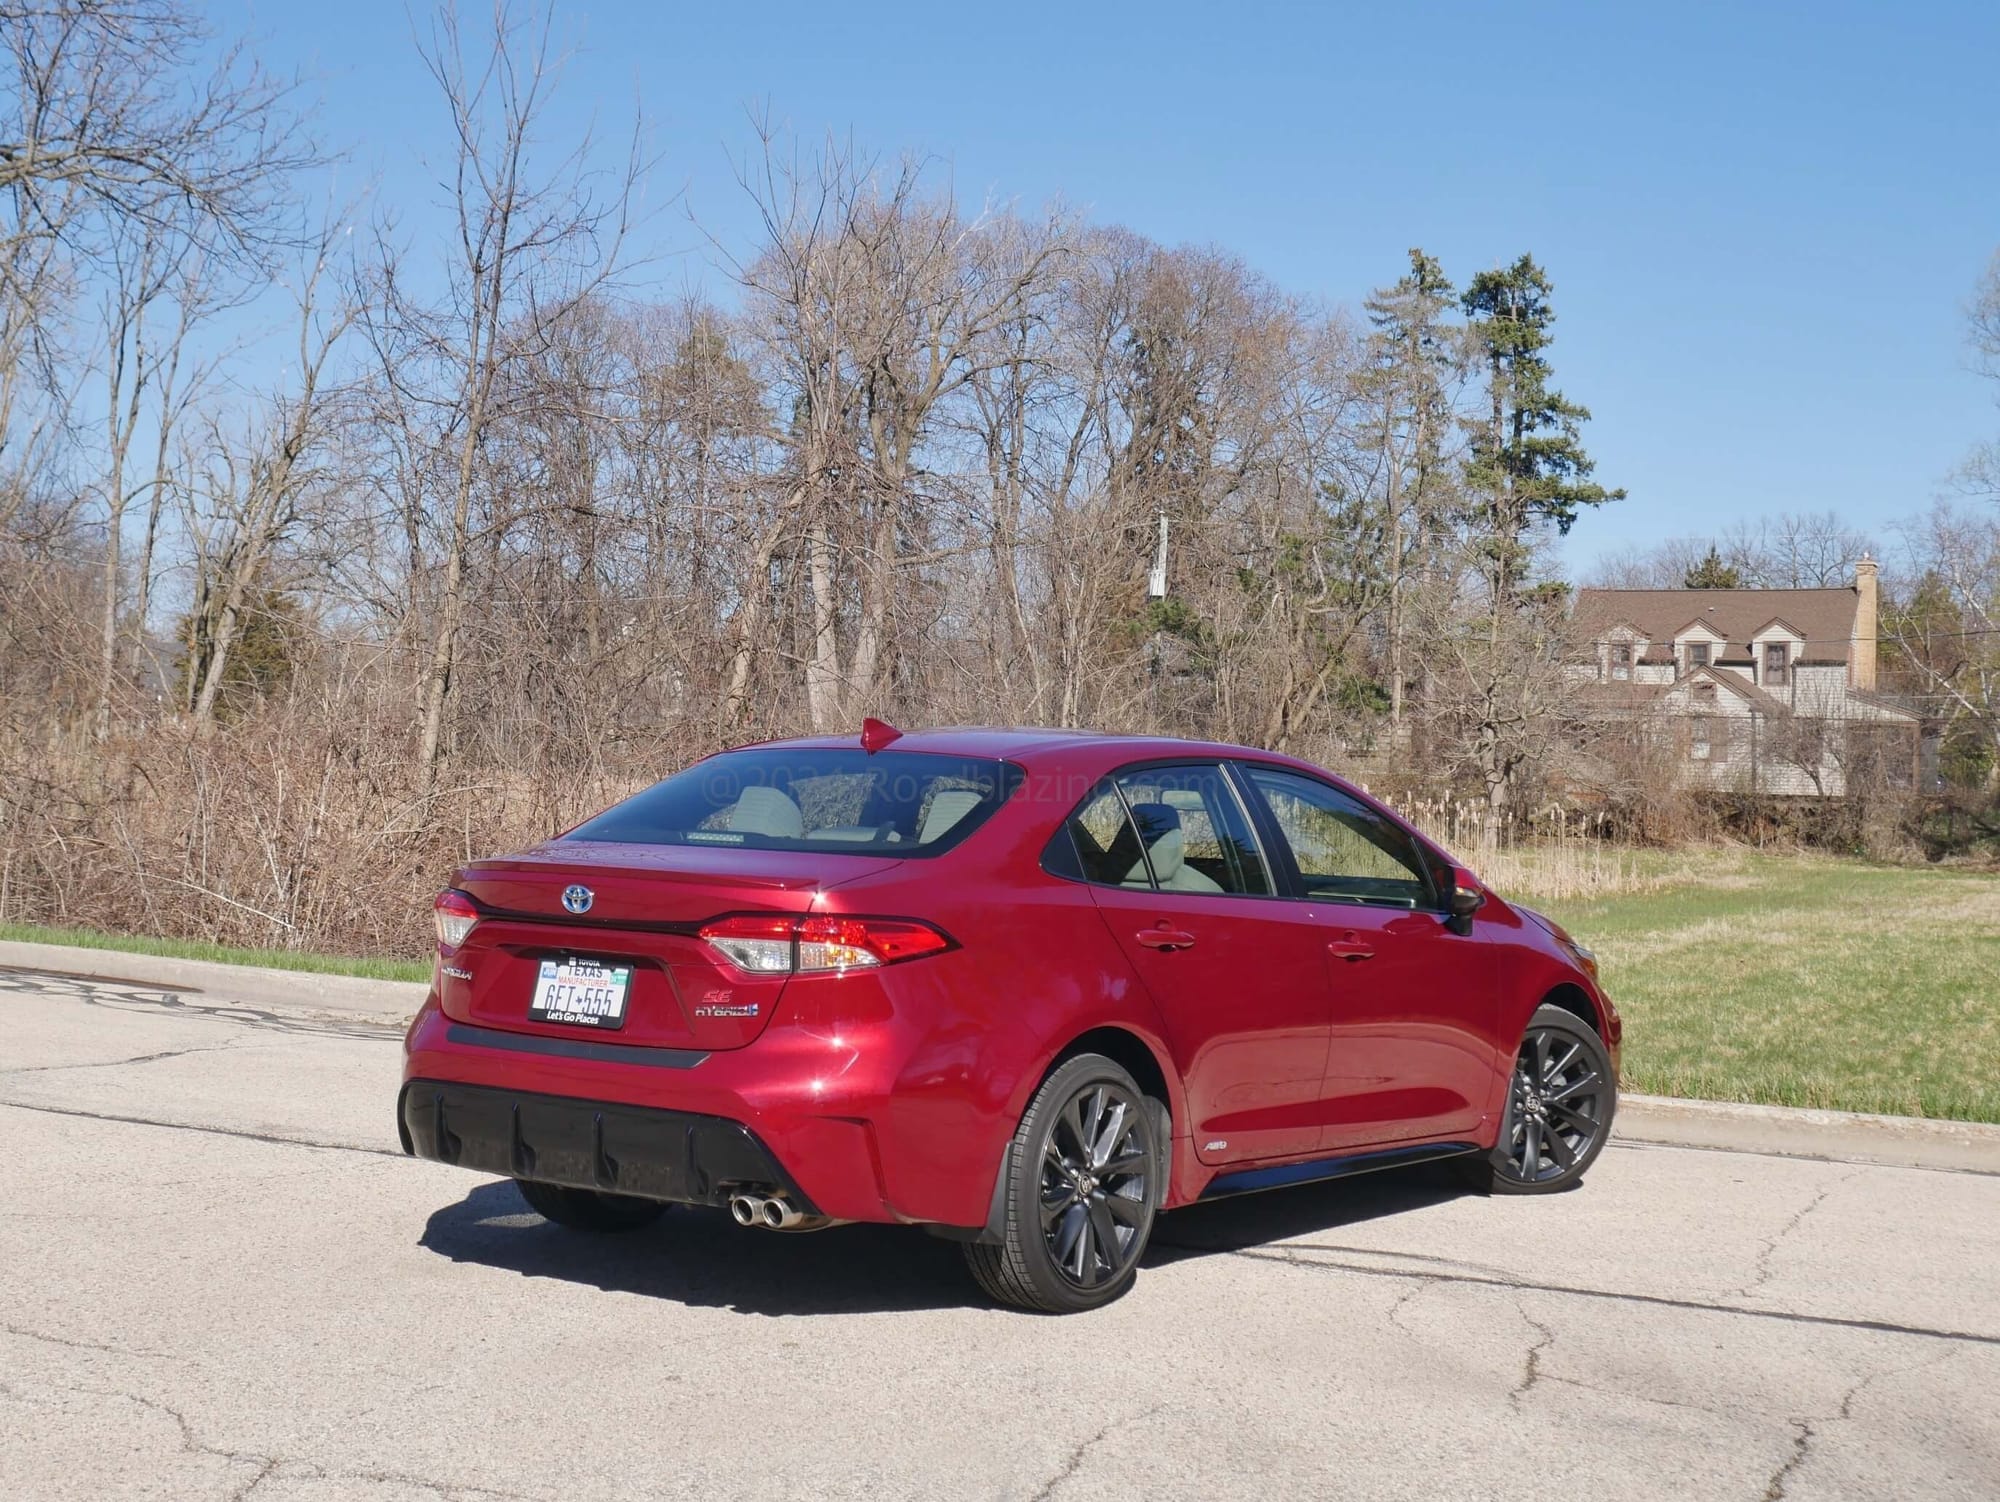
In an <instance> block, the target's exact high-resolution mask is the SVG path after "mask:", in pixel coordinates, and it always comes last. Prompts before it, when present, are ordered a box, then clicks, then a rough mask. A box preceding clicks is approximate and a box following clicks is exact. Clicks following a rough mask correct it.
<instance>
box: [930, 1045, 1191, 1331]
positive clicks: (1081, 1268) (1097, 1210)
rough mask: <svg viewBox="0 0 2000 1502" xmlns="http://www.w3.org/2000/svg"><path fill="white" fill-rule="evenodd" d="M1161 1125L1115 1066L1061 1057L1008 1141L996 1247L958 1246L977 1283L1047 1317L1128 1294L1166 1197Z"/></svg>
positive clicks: (1090, 1057) (1100, 1059)
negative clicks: (961, 1248)
mask: <svg viewBox="0 0 2000 1502" xmlns="http://www.w3.org/2000/svg"><path fill="white" fill-rule="evenodd" d="M1160 1119H1161V1113H1160V1111H1159V1110H1158V1108H1157V1106H1156V1105H1155V1104H1154V1102H1152V1101H1151V1100H1149V1099H1148V1098H1147V1097H1146V1095H1145V1094H1144V1093H1143V1092H1142V1091H1141V1090H1140V1089H1139V1086H1138V1084H1137V1083H1136V1082H1135V1081H1134V1080H1133V1078H1132V1076H1131V1075H1129V1074H1127V1073H1126V1072H1125V1070H1123V1069H1122V1068H1120V1067H1119V1065H1118V1064H1117V1063H1116V1062H1115V1061H1113V1060H1111V1059H1107V1058H1105V1057H1104V1056H1103V1055H1102V1054H1079V1055H1078V1056H1077V1057H1075V1058H1073V1059H1069V1060H1066V1061H1065V1062H1064V1063H1063V1064H1062V1065H1061V1066H1060V1067H1059V1068H1058V1069H1057V1070H1056V1071H1055V1073H1053V1074H1051V1075H1050V1076H1049V1077H1048V1079H1047V1080H1046V1081H1045V1082H1044V1083H1043V1085H1042V1087H1041V1089H1039V1090H1037V1091H1036V1092H1035V1098H1034V1100H1033V1101H1032V1102H1030V1103H1029V1106H1028V1110H1027V1113H1026V1114H1025V1115H1024V1116H1022V1118H1021V1125H1020V1127H1019V1129H1018V1130H1017V1131H1016V1132H1015V1133H1014V1140H1013V1141H1012V1142H1011V1143H1009V1144H1008V1147H1007V1156H1006V1158H1005V1160H1004V1161H1003V1162H1002V1164H1001V1168H1000V1172H1001V1174H1002V1185H1001V1194H1002V1203H1003V1217H1004V1218H1003V1224H1002V1240H1001V1241H1000V1243H999V1244H998V1245H993V1246H989V1245H984V1244H981V1243H978V1242H972V1243H968V1244H967V1245H966V1246H965V1248H964V1251H965V1262H966V1266H967V1267H968V1268H970V1269H971V1272H972V1276H973V1278H974V1279H975V1280H977V1282H978V1283H979V1286H980V1287H981V1288H983V1289H985V1290H986V1292H987V1293H988V1294H989V1295H991V1296H992V1297H993V1298H994V1299H995V1300H997V1301H998V1302H1000V1303H1002V1304H1011V1305H1013V1306H1014V1307H1015V1308H1017V1309H1032V1310H1038V1311H1040V1312H1043V1313H1047V1314H1077V1313H1081V1312H1082V1311H1083V1310H1086V1309H1097V1308H1101V1307H1102V1306H1104V1305H1106V1304H1108V1303H1110V1302H1111V1301H1112V1300H1113V1299H1116V1298H1119V1297H1120V1296H1122V1295H1123V1294H1124V1293H1125V1292H1126V1291H1127V1290H1128V1289H1130V1288H1131V1286H1132V1283H1133V1281H1134V1280H1135V1279H1136V1278H1137V1277H1138V1275H1139V1259H1140V1258H1141V1257H1142V1256H1144V1255H1145V1251H1146V1242H1147V1240H1148V1239H1149V1238H1150V1237H1151V1235H1152V1233H1153V1217H1154V1215H1155V1213H1156V1212H1157V1211H1158V1209H1159V1205H1160V1201H1161V1200H1162V1199H1163V1198H1164V1197H1165V1195H1166V1180H1165V1171H1166V1144H1165V1141H1164V1140H1163V1135H1162V1133H1161V1130H1160Z"/></svg>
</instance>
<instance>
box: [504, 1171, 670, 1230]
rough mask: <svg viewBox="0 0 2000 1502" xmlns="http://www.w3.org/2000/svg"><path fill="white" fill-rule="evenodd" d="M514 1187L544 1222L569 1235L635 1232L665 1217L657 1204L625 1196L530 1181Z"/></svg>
mask: <svg viewBox="0 0 2000 1502" xmlns="http://www.w3.org/2000/svg"><path fill="white" fill-rule="evenodd" d="M514 1187H515V1188H516V1189H518V1190H520V1191H521V1198H522V1199H524V1200H526V1201H527V1202H528V1208H529V1209H530V1210H533V1211H534V1212H535V1213H536V1214H537V1215H539V1216H541V1217H542V1219H544V1220H552V1221H554V1222H555V1223H556V1224H557V1225H559V1226H567V1227H568V1228H569V1229H570V1230H572V1231H637V1230H639V1229H641V1228H642V1227H645V1226H650V1225H651V1224H652V1223H653V1222H654V1221H656V1220H658V1219H659V1218H660V1217H661V1216H662V1215H664V1214H665V1213H666V1209H667V1207H666V1206H665V1205H664V1204H663V1203H661V1202H660V1201H659V1200H642V1199H638V1198H635V1197H634V1196H632V1195H629V1194H606V1193H604V1192H603V1191H602V1190H597V1189H571V1188H569V1187H568V1186H567V1185H564V1184H541V1183H537V1182H536V1181H534V1180H533V1179H516V1180H514Z"/></svg>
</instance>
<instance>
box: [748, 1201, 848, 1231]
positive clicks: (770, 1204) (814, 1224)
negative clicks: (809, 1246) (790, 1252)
mask: <svg viewBox="0 0 2000 1502" xmlns="http://www.w3.org/2000/svg"><path fill="white" fill-rule="evenodd" d="M729 1214H730V1218H731V1219H733V1220H734V1221H735V1222H736V1224H738V1225H739V1226H756V1227H758V1228H760V1229H762V1230H766V1231H817V1230H819V1229H820V1228H821V1227H822V1226H826V1225H831V1224H832V1222H831V1221H829V1220H828V1219H827V1218H826V1217H825V1216H824V1215H807V1214H805V1213H803V1212H802V1211H800V1210H799V1209H798V1208H797V1207H796V1206H794V1205H793V1204H792V1202H791V1201H790V1200H788V1199H786V1198H785V1197H784V1196H783V1195H773V1196H770V1197H768V1198H767V1197H766V1196H764V1195H761V1194H732V1195H731V1196H730V1197H729Z"/></svg>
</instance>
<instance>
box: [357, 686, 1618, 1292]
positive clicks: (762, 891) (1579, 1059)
mask: <svg viewBox="0 0 2000 1502" xmlns="http://www.w3.org/2000/svg"><path fill="white" fill-rule="evenodd" d="M436 920H437V934H438V950H437V976H436V982H435V985H434V986H433V989H432V991H431V994H430V997H429V999H428V1000H427V1001H426V1002H425V1004H424V1007H423V1009H422V1010H421V1011H420V1012H419V1013H418V1014H417V1017H416V1020H415V1021H414V1022H413V1023H412V1024H411V1026H410V1031H409V1037H408V1039H407V1041H406V1045H405V1046H406V1052H407V1060H406V1065H405V1071H404V1079H405V1082H404V1085H403V1089H402V1094H401V1098H400V1101H399V1105H398V1112H397V1114H398V1118H399V1124H400V1127H401V1131H402V1138H403V1145H404V1147H405V1149H406V1150H408V1151H410V1152H412V1153H415V1154H417V1155H419V1156H422V1157H426V1158H435V1159H438V1160H441V1161H443V1162H446V1163H456V1164H459V1165H461V1166H463V1167H466V1168H472V1169H477V1170H479V1171H481V1172H485V1173H494V1174H503V1175H506V1176H508V1177H511V1178H513V1179H514V1180H515V1181H517V1182H518V1184H519V1185H520V1188H521V1193H522V1195H523V1196H524V1198H525V1199H526V1200H527V1202H528V1203H529V1205H531V1206H532V1207H533V1208H534V1209H536V1210H537V1211H539V1212H540V1213H541V1214H543V1215H544V1216H546V1217H548V1218H549V1219H550V1220H553V1221H556V1222H559V1223H560V1224H563V1225H566V1226H572V1227H578V1228H582V1229H589V1230H616V1229H623V1228H630V1227H635V1226H640V1225H644V1224H646V1223H647V1222H649V1221H651V1220H653V1219H654V1218H655V1217H656V1216H658V1215H659V1214H660V1212H661V1211H662V1210H663V1209H665V1208H666V1207H667V1206H668V1205H670V1204H677V1203H678V1204H696V1205H710V1206H716V1207H726V1208H727V1209H728V1210H729V1211H730V1213H731V1214H732V1215H734V1216H735V1218H736V1219H737V1220H738V1221H739V1222H741V1223H742V1224H743V1225H745V1226H750V1227H759V1228H768V1229H770V1230H776V1231H802V1230H815V1229H818V1228H820V1227H823V1226H828V1225H832V1224H836V1223H838V1222H842V1221H890V1222H903V1223H908V1224H913V1225H922V1226H925V1227H928V1228H929V1229H931V1230H932V1231H933V1232H935V1233H936V1234H938V1235H941V1236H946V1237H950V1238H952V1239H954V1240H958V1241H961V1242H963V1243H964V1250H965V1256H966V1261H967V1263H968V1264H969V1266H970V1267H971V1269H972V1272H973V1275H974V1276H975V1277H976V1278H977V1279H978V1281H979V1283H980V1284H981V1285H982V1286H983V1287H984V1288H985V1289H986V1290H987V1292H988V1293H990V1294H991V1295H992V1296H993V1297H995V1298H997V1299H1000V1300H1002V1301H1004V1302H1007V1303H1010V1304H1017V1305H1021V1306H1023V1307H1027V1308H1034V1309H1045V1310H1058V1311H1068V1310H1080V1309H1088V1308H1093V1307H1095V1306H1097V1305H1100V1304H1104V1303H1107V1302H1109V1301H1110V1300H1112V1299H1114V1298H1116V1297H1118V1296H1119V1295H1120V1294H1122V1293H1123V1292H1124V1291H1125V1290H1126V1289H1127V1288H1129V1287H1130V1286H1131V1284H1132V1281H1133V1278H1134V1277H1135V1275H1136V1271H1137V1267H1138V1263H1139V1260H1140V1257H1141V1256H1142V1254H1143V1253H1144V1251H1145V1247H1146V1242H1147V1238H1148V1236H1149V1235H1150V1233H1151V1230H1152V1226H1153V1220H1154V1217H1155V1216H1156V1215H1157V1214H1158V1213H1159V1212H1161V1211H1165V1210H1172V1209H1174V1208H1175V1207H1177V1206H1180V1205H1187V1204H1191V1203H1193V1202H1194V1201H1195V1200H1198V1199H1212V1198H1215V1197H1217V1196H1220V1195H1227V1194H1238V1193H1242V1192H1244V1191H1247V1190H1254V1189H1267V1188H1272V1187H1275V1186H1278V1185H1284V1184H1298V1183H1304V1182H1306V1181H1308V1180H1314V1179H1325V1178H1332V1177H1336V1176H1339V1175H1343V1174H1350V1173H1355V1172H1359V1171H1362V1170H1366V1169H1372V1168H1380V1167H1387V1166H1391V1165H1395V1164H1405V1163H1416V1162H1421V1161H1424V1160H1427V1159H1434V1158H1447V1157H1449V1158H1456V1159H1458V1160H1459V1161H1460V1163H1461V1164H1462V1165H1464V1167H1465V1168H1466V1169H1467V1170H1468V1172H1470V1173H1471V1174H1472V1175H1473V1177H1474V1178H1475V1180H1476V1181H1477V1182H1478V1184H1479V1185H1480V1186H1481V1187H1484V1188H1487V1189H1490V1190H1492V1191H1496V1192H1505V1193H1540V1192H1545V1191H1549V1190H1555V1189H1562V1188H1565V1187H1567V1186H1569V1185H1570V1184H1573V1183H1574V1182H1575V1181H1576V1180H1577V1179H1578V1178H1579V1177H1581V1176H1582V1174H1583V1172H1584V1170H1585V1169H1587V1168H1588V1167H1589V1166H1590V1163H1591V1161H1592V1160H1593V1159H1594V1158H1595V1157H1596V1156H1597V1153H1598V1152H1599V1150H1600V1149H1601V1148H1602V1147H1603V1145H1604V1140H1605V1136H1606V1134H1607V1133H1608V1131H1609V1130H1610V1126H1611V1117H1612V1112H1613V1109H1614V1107H1615V1103H1616V1086H1617V1053H1618V1041H1619V1020H1618V1014H1617V1012H1616V1010H1615V1009H1614V1008H1613V1007H1612V1005H1611V1003H1610V1001H1609V1000H1608V999H1607V998H1606V997H1605V995H1604V993H1603V991H1602V989H1601V988H1600V987H1599V985H1598V983H1597V967H1596V964H1595V962H1594V961H1593V960H1592V958H1591V955H1590V953H1589V951H1588V950H1586V949H1584V948H1583V947H1582V946H1581V945H1579V944H1578V943H1576V942H1575V941H1574V940H1573V939H1571V938H1570V937H1569V935H1567V934H1566V933H1564V932H1563V931H1562V929H1561V928H1559V927H1558V926H1557V925H1556V924H1554V923H1552V922H1550V921H1549V920H1548V919H1546V918H1543V917H1540V916H1539V915H1537V914H1535V913H1532V912H1530V911H1528V910H1527V909H1525V908H1519V907H1514V906H1512V905H1510V904H1508V903H1506V902H1503V901H1501V900H1500V899H1499V898H1498V897H1496V896H1494V895H1493V894H1492V893H1490V892H1488V891H1487V890H1486V889H1485V888H1484V887H1482V886H1481V885H1480V884H1479V882H1478V881H1477V880H1476V879H1475V878H1474V876H1473V875H1472V873H1471V872H1469V871H1467V870H1466V869H1464V868H1463V867H1462V866H1460V865H1458V864H1457V863H1456V862H1455V861H1454V860H1453V859H1452V858H1451V857H1450V856H1449V855H1447V854H1446V853H1445V852H1444V851H1443V850H1441V849H1439V848H1438V847H1437V846H1436V845H1434V844H1432V843H1431V842H1430V841H1429V840H1427V839H1425V838H1424V836H1423V835H1421V834H1419V833H1418V832H1417V831H1415V830H1414V829H1412V828H1411V827H1410V826H1409V825H1408V824H1406V823H1404V822H1403V821H1402V820H1401V819H1399V818H1398V817H1397V816H1396V815H1395V814H1394V813H1392V812H1391V811H1389V810H1388V809H1386V808H1384V807H1383V806H1382V805H1381V804H1379V803H1376V802H1375V801H1374V800H1372V799H1371V798H1369V797H1368V796H1367V795H1366V794H1364V793H1362V792H1361V791H1360V790H1358V789H1356V788H1354V787H1352V786H1350V785H1349V784H1347V783H1344V782H1342V781H1341V780H1340V779H1339V778H1336V777H1333V776H1330V775H1329V774H1327V773H1325V772H1323V771H1321V770H1319V769H1318V768H1316V767H1313V766H1310V765H1308V764H1306V763H1304V762H1300V761H1296V760H1293V759H1291V758H1289V757H1284V756H1278V755H1273V754H1271V753H1269V752H1263V751H1253V750H1249V749H1246V748H1244V747H1241V746H1225V745H1208V744H1198V743H1193V742H1187V741H1174V740H1164V739H1137V738H1129V737H1120V736H1108V735H1092V734H1076V733H1068V732H1060V731H1048V730H940V731H929V732H921V733H912V734H909V735H903V734H901V733H900V732H898V731H896V730H895V729H893V728H892V727H890V726H887V725H883V724H881V723H879V722H877V721H870V722H868V724H867V726H866V727H865V729H864V731H863V733H862V735H861V737H860V739H859V740H858V741H857V740H856V739H855V738H853V737H851V736H850V737H839V738H835V737H821V738H814V739H808V740H795V741H785V742H778V743H773V744H769V745H761V746H752V747H746V748H744V749H741V750H736V751H727V752H723V753H721V754H719V755H716V756H712V757H710V758H708V759H707V760H705V761H701V762H698V763H696V764H695V765H694V766H691V767H689V768H688V769H687V770H685V771H683V772H680V773H678V774H677V775H675V776H673V777H669V778H668V779H666V781H664V782H661V783H659V784H657V785H656V786H654V787H652V788H649V789H648V790H647V791H645V792H643V793H640V794H638V795H637V796H636V797H633V798H630V799H628V800H627V801H625V802H623V803H620V804H618V805H617V806H615V807H613V808H611V809H609V810H607V811H606V812H604V813H601V814H599V815H597V816H596V817H595V818H593V819H590V820H588V821H586V822H585V823H583V824H581V825H579V826H578V827H576V828H575V829H572V830H570V831H569V832H568V833H567V834H564V835H562V836H560V837H558V838H556V839H552V840H549V841H547V842H546V843H544V844H540V845H537V846H535V847H534V848H532V849H530V850H526V851H523V852H522V853H520V854H518V855H511V856H505V857H501V858H498V859H493V860H483V861H475V862H473V863H471V864H469V865H467V866H465V867H464V868H463V869H462V870H460V871H459V872H458V873H457V875H456V877H455V878H454V880H453V882H452V885H451V888H450V890H448V891H446V892H444V893H443V894H442V895H441V896H440V897H439V898H438V899H437V910H436Z"/></svg>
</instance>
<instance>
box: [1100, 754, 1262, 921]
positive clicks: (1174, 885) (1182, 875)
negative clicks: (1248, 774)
mask: <svg viewBox="0 0 2000 1502" xmlns="http://www.w3.org/2000/svg"><path fill="white" fill-rule="evenodd" d="M1118 791H1119V792H1121V793H1123V794H1124V795H1125V802H1126V805H1127V806H1128V807H1129V808H1130V809H1131V810H1132V822H1133V823H1134V824H1135V825H1137V826H1138V830H1139V837H1140V839H1141V841H1142V842H1143V843H1144V845H1145V847H1146V863H1147V865H1148V866H1150V867H1151V869H1152V876H1153V883H1154V885H1155V886H1157V887H1159V888H1160V889H1161V890H1162V891H1168V892H1220V893H1233V894H1237V895H1242V896H1256V897H1262V896H1268V895H1269V894H1270V891H1271V880H1270V877H1269V875H1268V874H1267V873H1266V871H1265V867H1264V858H1263V857H1262V856H1261V855H1260V854H1259V853H1258V850H1257V841H1256V839H1255V837H1254V836H1253V835H1252V834H1251V833H1250V820H1249V818H1248V817H1247V816H1246V815H1245V814H1244V812H1243V805H1242V804H1241V803H1240V802H1239V801H1238V800H1237V797H1236V792H1235V789H1233V788H1231V787H1230V785H1229V781H1228V779H1227V778H1226V777H1224V776H1223V772H1222V768H1221V767H1219V766H1217V765H1215V764H1214V763H1205V764H1203V765H1199V766H1179V767H1139V768H1135V769H1133V770H1131V771H1127V772H1121V773H1119V774H1118Z"/></svg>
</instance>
